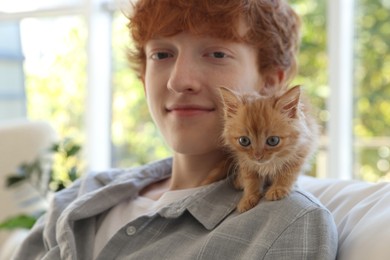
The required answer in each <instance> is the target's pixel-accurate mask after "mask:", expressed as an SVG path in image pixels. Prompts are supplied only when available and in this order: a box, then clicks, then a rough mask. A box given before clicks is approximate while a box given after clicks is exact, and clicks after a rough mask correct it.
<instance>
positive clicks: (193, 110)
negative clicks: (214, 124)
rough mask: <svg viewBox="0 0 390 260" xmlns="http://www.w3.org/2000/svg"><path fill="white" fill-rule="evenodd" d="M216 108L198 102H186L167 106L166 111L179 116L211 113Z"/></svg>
mask: <svg viewBox="0 0 390 260" xmlns="http://www.w3.org/2000/svg"><path fill="white" fill-rule="evenodd" d="M214 110H215V109H214V108H213V107H211V106H204V105H198V104H184V105H180V104H174V105H171V106H168V107H167V108H166V111H167V112H168V113H173V114H175V115H179V116H194V115H199V114H204V113H209V112H212V111H214Z"/></svg>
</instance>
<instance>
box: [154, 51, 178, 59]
mask: <svg viewBox="0 0 390 260" xmlns="http://www.w3.org/2000/svg"><path fill="white" fill-rule="evenodd" d="M171 57H173V55H172V54H170V53H168V52H156V53H153V54H152V56H151V58H152V59H153V60H162V59H167V58H171Z"/></svg>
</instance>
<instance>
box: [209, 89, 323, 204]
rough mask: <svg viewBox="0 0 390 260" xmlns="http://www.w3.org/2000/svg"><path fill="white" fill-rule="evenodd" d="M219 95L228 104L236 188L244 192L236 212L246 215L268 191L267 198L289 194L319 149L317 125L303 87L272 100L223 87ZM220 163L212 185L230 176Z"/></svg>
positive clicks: (227, 134)
mask: <svg viewBox="0 0 390 260" xmlns="http://www.w3.org/2000/svg"><path fill="white" fill-rule="evenodd" d="M220 93H221V97H222V100H223V104H224V130H223V133H222V139H223V143H224V145H225V146H226V147H227V148H228V151H229V153H230V155H231V156H232V157H233V164H234V167H235V168H236V174H237V175H236V177H235V181H234V186H235V188H237V189H243V196H242V198H241V200H240V202H239V204H238V206H237V210H238V211H239V212H245V211H247V210H249V209H251V208H253V207H254V206H256V205H257V203H258V202H259V200H260V199H261V198H262V196H263V190H264V189H266V190H265V194H264V196H265V198H266V199H267V200H272V201H273V200H280V199H282V198H284V197H286V196H288V195H289V193H290V191H291V189H292V187H293V185H294V183H295V181H296V179H297V177H298V175H299V174H300V172H301V171H302V170H303V169H304V168H305V167H306V166H307V165H308V161H309V159H310V157H311V156H312V154H313V153H314V151H315V148H316V143H317V135H318V125H317V123H316V122H315V120H314V118H313V117H312V116H311V114H310V111H309V108H308V103H307V102H306V101H304V100H303V99H302V97H301V90H300V87H299V86H295V87H293V88H291V89H287V90H284V91H282V92H281V93H277V94H274V95H272V96H267V97H264V96H261V95H259V94H253V93H251V94H238V93H236V92H233V91H232V90H229V89H227V88H221V89H220ZM229 160H231V158H229ZM221 165H222V166H219V169H216V170H214V171H212V173H211V175H210V176H209V178H208V181H211V180H215V179H222V178H223V177H224V176H226V165H227V164H226V163H224V164H221ZM221 174H224V176H223V177H222V176H221ZM268 185H269V186H268ZM267 186H268V187H267Z"/></svg>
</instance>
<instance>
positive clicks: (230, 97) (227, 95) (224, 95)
mask: <svg viewBox="0 0 390 260" xmlns="http://www.w3.org/2000/svg"><path fill="white" fill-rule="evenodd" d="M219 94H220V96H221V100H222V104H223V106H224V112H225V117H232V116H233V115H236V114H237V111H238V104H239V102H240V99H239V96H238V94H236V93H235V92H233V91H232V90H230V89H228V88H225V87H220V88H219Z"/></svg>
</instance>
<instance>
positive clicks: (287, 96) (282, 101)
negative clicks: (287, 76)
mask: <svg viewBox="0 0 390 260" xmlns="http://www.w3.org/2000/svg"><path fill="white" fill-rule="evenodd" d="M300 94H301V88H300V86H299V85H297V86H295V87H293V88H291V89H289V90H287V91H286V92H285V93H284V94H283V95H281V96H280V97H278V98H277V99H276V102H275V107H276V108H277V109H280V110H281V111H282V113H285V114H286V115H287V116H288V117H289V118H296V117H297V115H298V109H299V99H300Z"/></svg>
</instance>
